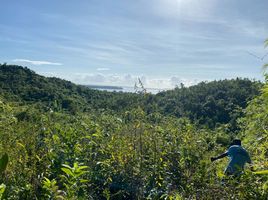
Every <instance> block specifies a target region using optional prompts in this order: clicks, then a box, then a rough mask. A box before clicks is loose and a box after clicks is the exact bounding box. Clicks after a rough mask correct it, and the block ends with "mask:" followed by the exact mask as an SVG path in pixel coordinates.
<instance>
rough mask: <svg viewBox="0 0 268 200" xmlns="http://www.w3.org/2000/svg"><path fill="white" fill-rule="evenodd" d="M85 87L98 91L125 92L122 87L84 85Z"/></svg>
mask: <svg viewBox="0 0 268 200" xmlns="http://www.w3.org/2000/svg"><path fill="white" fill-rule="evenodd" d="M84 86H86V87H88V88H91V89H98V90H123V87H120V86H109V85H84Z"/></svg>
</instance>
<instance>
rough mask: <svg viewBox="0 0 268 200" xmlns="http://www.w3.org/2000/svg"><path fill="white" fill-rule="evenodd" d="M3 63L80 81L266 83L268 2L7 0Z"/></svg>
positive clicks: (1, 23)
mask: <svg viewBox="0 0 268 200" xmlns="http://www.w3.org/2000/svg"><path fill="white" fill-rule="evenodd" d="M0 2H1V5H2V6H1V8H2V9H1V12H0V44H1V45H0V62H2V63H3V62H7V63H9V64H18V65H23V66H28V67H29V68H31V69H33V70H35V71H36V72H37V73H39V74H43V75H46V76H57V77H61V78H64V79H68V80H71V81H73V82H75V83H79V84H98V85H129V86H132V85H134V83H135V81H136V79H137V77H140V78H141V79H142V81H143V82H144V84H145V86H146V87H151V88H172V87H174V86H175V85H179V84H180V83H181V82H183V83H184V84H186V85H191V84H195V83H197V82H199V81H202V80H215V79H224V78H234V77H248V78H256V79H261V78H262V72H261V66H262V65H263V63H264V62H267V60H268V56H267V57H265V58H264V59H263V60H261V59H258V58H256V56H258V57H262V56H263V55H265V54H266V52H267V50H265V49H264V46H263V42H264V40H265V39H266V38H268V21H267V19H268V12H267V9H268V1H267V0H254V1H252V0H135V1H134V0H113V1H112V0H77V1H66V0H65V1H64V0H54V1H52V0H46V1H36V0H24V1H15V0H9V1H7V0H0Z"/></svg>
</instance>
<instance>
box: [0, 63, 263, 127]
mask: <svg viewBox="0 0 268 200" xmlns="http://www.w3.org/2000/svg"><path fill="white" fill-rule="evenodd" d="M260 87H261V83H260V82H256V81H251V80H248V79H238V78H237V79H232V80H221V81H213V82H208V83H206V82H202V83H199V84H198V85H195V86H191V87H189V88H186V87H183V86H182V87H180V88H176V89H174V90H170V91H166V92H161V93H158V94H157V95H152V94H134V93H117V92H105V91H98V90H92V89H89V88H87V87H84V86H79V85H75V84H73V83H71V82H70V81H65V80H62V79H59V78H48V77H44V76H40V75H38V74H36V73H35V72H33V71H32V70H30V69H28V68H24V67H21V66H16V65H6V64H3V65H0V94H1V96H3V97H4V98H5V99H7V100H8V101H19V102H26V103H39V104H41V105H45V106H47V107H49V108H52V109H53V110H66V111H70V112H72V113H75V112H81V111H82V112H85V111H89V110H92V109H94V110H98V109H106V110H110V111H113V112H125V111H129V110H131V109H135V108H138V107H141V108H142V109H143V110H144V111H145V112H146V113H147V114H149V113H153V112H158V113H161V114H163V115H173V116H176V117H187V118H189V119H191V121H193V122H195V123H198V124H205V125H207V126H209V127H210V128H211V127H215V126H216V125H217V124H218V123H220V124H224V123H229V122H231V123H230V124H231V126H232V127H233V128H234V129H235V128H236V119H237V118H238V117H241V115H242V109H244V108H245V107H246V105H247V102H248V101H249V100H251V99H252V98H253V97H254V96H256V95H258V94H259V88H260Z"/></svg>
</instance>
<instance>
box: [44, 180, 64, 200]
mask: <svg viewBox="0 0 268 200" xmlns="http://www.w3.org/2000/svg"><path fill="white" fill-rule="evenodd" d="M42 188H43V189H44V190H45V192H44V197H45V198H46V199H51V200H54V199H55V200H60V199H64V197H63V196H62V195H61V193H62V191H61V190H59V189H58V188H59V187H58V186H57V181H56V180H55V179H53V180H51V181H50V180H49V179H48V178H46V177H44V180H43V186H42Z"/></svg>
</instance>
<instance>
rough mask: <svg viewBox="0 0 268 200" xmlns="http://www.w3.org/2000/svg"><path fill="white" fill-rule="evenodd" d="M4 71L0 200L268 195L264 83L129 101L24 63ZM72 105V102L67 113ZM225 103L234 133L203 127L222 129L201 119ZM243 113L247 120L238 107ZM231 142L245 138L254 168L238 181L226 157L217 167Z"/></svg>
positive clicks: (211, 86)
mask: <svg viewBox="0 0 268 200" xmlns="http://www.w3.org/2000/svg"><path fill="white" fill-rule="evenodd" d="M0 69H1V73H0V77H1V78H0V80H1V81H0V84H1V87H0V89H1V97H0V111H1V112H0V199H7V200H9V199H12V200H13V199H51V200H58V199H66V200H68V199H82V200H84V199H85V200H86V199H99V200H105V199H111V200H120V199H121V200H124V199H127V200H132V199H133V200H136V199H163V200H165V199H168V200H172V199H179V200H180V199H200V200H210V199H211V200H214V199H261V200H262V199H263V200H264V199H267V197H268V193H267V184H268V179H267V173H268V172H267V170H266V169H267V167H268V164H267V143H268V140H267V139H268V137H267V116H268V110H267V108H268V106H267V105H268V101H267V96H268V90H267V88H268V87H267V81H266V83H265V84H264V85H263V86H262V88H261V93H260V94H258V88H259V87H260V83H258V82H252V81H249V80H247V79H235V80H223V81H214V82H211V83H200V84H198V85H196V86H192V87H189V88H184V87H182V88H176V89H175V90H172V91H167V92H162V93H159V94H157V95H150V94H125V93H109V92H100V91H95V90H91V89H87V88H85V87H82V86H77V85H75V84H72V83H70V82H68V81H64V80H61V79H57V78H46V77H43V76H39V75H37V74H36V73H34V72H33V71H31V70H29V69H27V68H23V67H19V66H10V65H1V67H0ZM256 94H258V95H257V96H256V97H253V96H254V95H256ZM187 98H188V99H187ZM213 98H214V99H213ZM251 98H253V99H252V100H251V101H249V100H250V99H251ZM66 99H70V100H71V102H72V104H69V105H68V106H66V107H65V106H64V105H65V104H64V102H65V100H66ZM211 99H213V100H211ZM171 100H172V101H171ZM120 101H121V102H120ZM99 102H101V103H99ZM165 102H166V104H165ZM208 102H210V104H209V103H208ZM211 102H214V103H211ZM171 103H173V104H174V109H171ZM218 104H220V105H222V106H223V107H222V110H220V111H218V112H219V116H221V114H224V113H225V114H230V116H234V117H233V118H232V120H235V121H238V122H239V123H238V124H236V125H237V126H238V125H239V129H236V132H232V131H231V130H230V129H229V130H226V127H232V126H233V125H232V123H233V122H232V121H229V123H227V124H225V125H223V126H218V127H212V128H210V126H209V124H206V122H204V124H203V125H206V126H203V127H200V121H199V120H198V117H200V116H203V117H204V118H206V120H210V121H211V123H213V124H217V123H219V121H217V120H219V119H217V118H216V117H214V115H209V112H204V113H202V115H200V116H197V114H198V112H199V109H200V110H201V111H202V110H204V108H205V109H207V110H211V111H213V110H217V106H219V105H218ZM234 104H235V105H234ZM70 105H77V107H73V106H70ZM78 105H79V106H78ZM166 105H169V109H167V108H166V107H165V106H166ZM185 105H187V106H188V107H187V106H186V107H184V106H185ZM196 105H199V106H200V107H199V108H198V107H196ZM202 105H203V106H202ZM205 105H206V106H205ZM120 106H121V107H120ZM232 106H234V107H232ZM235 106H236V107H235ZM47 107H48V108H50V109H46V108H47ZM244 107H246V108H245V109H244V111H243V113H244V114H243V117H240V115H241V114H242V112H241V113H240V112H238V111H237V109H238V110H240V111H241V110H242V109H243V108H244ZM182 108H184V109H183V110H182V112H181V113H180V115H178V112H177V109H182ZM193 108H194V109H193ZM227 108H229V110H228V109H227ZM234 108H235V109H234ZM238 114H239V115H238ZM187 115H188V116H189V117H190V118H191V116H193V117H192V119H191V120H190V119H187ZM217 116H218V115H217ZM195 117H196V118H195ZM204 120H205V119H204ZM227 121H228V120H227ZM225 122H226V121H224V123H225ZM214 128H216V129H214ZM234 137H239V138H241V139H242V140H243V144H244V146H245V148H246V149H247V150H248V151H249V154H250V155H251V158H252V160H253V162H254V170H256V171H257V172H252V171H250V170H249V167H248V165H246V168H245V173H244V174H242V175H241V177H240V178H239V183H238V182H237V179H233V178H230V177H229V178H228V177H226V176H224V174H223V171H224V168H225V167H226V164H227V160H222V161H217V162H214V163H211V160H210V158H211V157H213V156H216V155H219V154H221V153H223V152H225V151H226V149H227V148H228V146H229V145H230V142H231V140H232V139H233V138H234ZM265 170H266V171H265Z"/></svg>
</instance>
